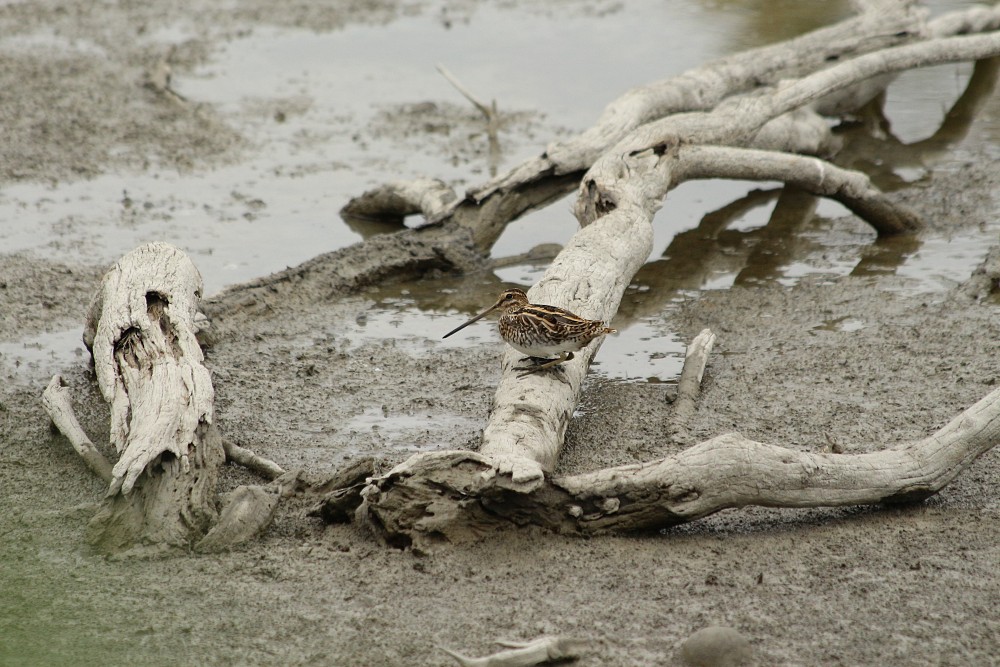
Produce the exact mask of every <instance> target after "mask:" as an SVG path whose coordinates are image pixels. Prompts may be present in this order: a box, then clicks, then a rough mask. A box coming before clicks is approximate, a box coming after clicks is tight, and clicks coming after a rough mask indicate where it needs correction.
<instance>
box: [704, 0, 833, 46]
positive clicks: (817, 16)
mask: <svg viewBox="0 0 1000 667" xmlns="http://www.w3.org/2000/svg"><path fill="white" fill-rule="evenodd" d="M701 5H702V6H703V7H704V8H705V9H707V10H710V11H712V12H715V13H718V14H721V15H724V16H725V17H727V18H729V17H734V16H735V17H738V21H736V22H735V24H734V25H733V29H732V31H731V33H730V34H729V39H730V41H729V43H728V46H729V49H730V50H731V51H740V50H743V49H749V48H753V47H757V46H766V45H767V44H773V43H774V42H780V41H781V40H784V39H790V38H792V37H797V36H799V35H801V34H803V33H806V32H809V31H811V30H816V29H817V28H822V27H824V26H827V25H830V24H831V23H836V22H837V21H840V20H843V19H845V18H847V17H848V16H850V15H851V3H849V2H845V1H844V0H830V1H828V2H801V1H800V0H702V2H701Z"/></svg>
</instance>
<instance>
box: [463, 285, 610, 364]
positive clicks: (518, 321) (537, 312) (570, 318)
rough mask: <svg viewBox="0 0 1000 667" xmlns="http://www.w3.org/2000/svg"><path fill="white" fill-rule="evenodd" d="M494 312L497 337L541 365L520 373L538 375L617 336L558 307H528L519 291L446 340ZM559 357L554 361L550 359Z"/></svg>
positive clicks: (598, 323) (502, 296)
mask: <svg viewBox="0 0 1000 667" xmlns="http://www.w3.org/2000/svg"><path fill="white" fill-rule="evenodd" d="M494 310H499V311H501V312H500V322H499V325H500V337H501V338H503V339H504V342H506V343H507V344H508V345H510V346H511V347H513V348H514V349H515V350H517V351H518V352H520V353H522V354H525V355H527V356H528V357H529V358H531V359H532V360H536V361H539V360H541V361H543V362H544V363H536V365H535V366H533V367H528V368H524V369H522V370H530V371H532V372H533V371H538V370H543V369H545V368H550V367H552V366H555V365H556V364H561V363H562V362H564V361H568V360H570V359H572V358H573V353H574V352H576V351H578V350H580V349H582V348H583V347H584V346H586V345H588V344H589V343H590V341H592V340H594V339H595V338H598V337H599V336H603V335H605V334H609V333H617V331H616V330H615V329H611V328H609V327H607V326H605V325H604V322H601V321H598V320H588V319H584V318H582V317H580V316H579V315H575V314H573V313H571V312H570V311H568V310H566V309H564V308H559V307H557V306H547V305H544V304H537V303H529V302H528V295H527V294H525V293H524V291H523V290H520V289H516V288H514V289H509V290H505V291H504V292H503V293H501V294H500V297H499V298H498V299H497V301H496V303H494V304H493V305H492V306H490V307H489V308H487V309H486V310H484V311H483V312H481V313H479V314H478V315H476V316H475V317H473V318H472V319H471V320H469V321H468V322H466V323H465V324H463V325H461V326H459V327H457V328H455V329H453V330H452V331H449V332H448V333H446V334H445V335H444V337H445V338H447V337H448V336H450V335H452V334H453V333H455V332H457V331H460V330H462V329H464V328H465V327H467V326H469V325H470V324H472V323H473V322H476V321H478V320H479V319H481V318H483V317H485V316H486V315H488V314H489V313H491V312H493V311H494ZM554 355H558V356H557V358H556V359H552V358H551V357H552V356H554Z"/></svg>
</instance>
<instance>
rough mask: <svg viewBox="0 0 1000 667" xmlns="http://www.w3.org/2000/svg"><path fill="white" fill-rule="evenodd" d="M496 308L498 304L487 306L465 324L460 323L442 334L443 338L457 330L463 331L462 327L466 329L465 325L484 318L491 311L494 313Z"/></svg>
mask: <svg viewBox="0 0 1000 667" xmlns="http://www.w3.org/2000/svg"><path fill="white" fill-rule="evenodd" d="M494 310H496V306H490V307H489V308H487V309H486V310H484V311H483V312H481V313H479V314H478V315H476V316H475V317H473V318H472V319H471V320H469V321H468V322H466V323H465V324H460V325H458V326H457V327H455V328H454V329H452V330H451V331H449V332H448V333H446V334H445V335H443V336H441V338H447V337H448V336H450V335H452V334H453V333H457V332H459V331H461V330H462V329H464V328H465V327H467V326H469V325H470V324H472V323H473V322H478V321H479V320H481V319H483V318H484V317H486V316H487V315H489V314H490V313H492V312H493V311H494Z"/></svg>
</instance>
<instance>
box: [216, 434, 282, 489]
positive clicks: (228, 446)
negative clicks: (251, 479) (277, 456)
mask: <svg viewBox="0 0 1000 667" xmlns="http://www.w3.org/2000/svg"><path fill="white" fill-rule="evenodd" d="M222 448H223V449H224V450H225V451H226V459H228V460H229V461H232V462H233V463H238V464H240V465H241V466H243V467H244V468H249V469H250V470H253V471H254V472H257V473H260V474H261V475H263V476H264V477H266V478H267V479H277V478H278V477H280V476H282V475H284V474H285V470H284V468H282V467H281V466H279V465H278V464H277V463H275V462H274V461H271V460H270V459H266V458H264V457H263V456H260V455H259V454H256V453H254V452H252V451H250V450H249V449H247V448H246V447H241V446H239V445H237V444H236V443H235V442H233V441H232V440H229V439H227V438H223V439H222Z"/></svg>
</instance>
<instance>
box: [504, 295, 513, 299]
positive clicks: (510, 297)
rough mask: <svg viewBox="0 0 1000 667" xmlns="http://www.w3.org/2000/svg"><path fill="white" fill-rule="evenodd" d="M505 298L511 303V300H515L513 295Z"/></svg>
mask: <svg viewBox="0 0 1000 667" xmlns="http://www.w3.org/2000/svg"><path fill="white" fill-rule="evenodd" d="M504 298H505V299H507V300H508V301H510V300H511V299H513V298H514V295H513V294H508V295H507V296H505V297H504Z"/></svg>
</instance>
